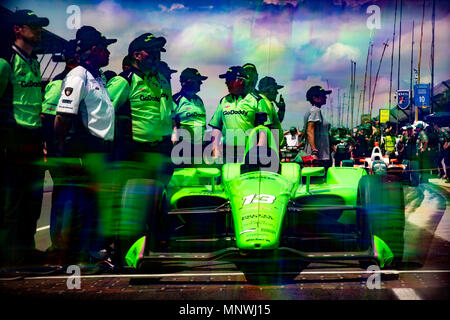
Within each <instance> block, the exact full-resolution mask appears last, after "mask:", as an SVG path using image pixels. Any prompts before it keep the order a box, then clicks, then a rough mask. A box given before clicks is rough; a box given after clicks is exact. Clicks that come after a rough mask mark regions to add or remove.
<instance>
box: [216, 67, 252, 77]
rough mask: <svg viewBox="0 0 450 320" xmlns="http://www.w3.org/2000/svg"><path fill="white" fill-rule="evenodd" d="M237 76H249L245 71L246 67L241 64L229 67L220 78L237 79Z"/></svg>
mask: <svg viewBox="0 0 450 320" xmlns="http://www.w3.org/2000/svg"><path fill="white" fill-rule="evenodd" d="M237 77H242V78H248V76H247V74H246V73H245V71H244V68H242V67H241V66H233V67H230V68H228V70H227V72H225V73H224V74H221V75H219V78H221V79H226V80H230V79H236V78H237Z"/></svg>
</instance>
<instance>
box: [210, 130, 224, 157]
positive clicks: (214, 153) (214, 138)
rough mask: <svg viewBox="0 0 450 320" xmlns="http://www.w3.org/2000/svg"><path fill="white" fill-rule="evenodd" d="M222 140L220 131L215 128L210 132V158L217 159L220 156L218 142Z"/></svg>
mask: <svg viewBox="0 0 450 320" xmlns="http://www.w3.org/2000/svg"><path fill="white" fill-rule="evenodd" d="M221 138H222V131H220V130H219V129H217V128H213V130H212V144H213V148H212V156H213V158H218V157H219V155H220V154H221V148H220V140H221Z"/></svg>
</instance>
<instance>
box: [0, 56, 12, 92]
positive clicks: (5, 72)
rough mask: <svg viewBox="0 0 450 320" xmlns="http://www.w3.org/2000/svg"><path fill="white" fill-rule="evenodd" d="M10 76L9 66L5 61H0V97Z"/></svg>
mask: <svg viewBox="0 0 450 320" xmlns="http://www.w3.org/2000/svg"><path fill="white" fill-rule="evenodd" d="M10 75H11V66H10V64H9V63H8V61H6V60H5V59H0V97H1V96H3V93H4V92H5V89H6V87H7V86H8V81H9V76H10Z"/></svg>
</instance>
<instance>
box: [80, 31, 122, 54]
mask: <svg viewBox="0 0 450 320" xmlns="http://www.w3.org/2000/svg"><path fill="white" fill-rule="evenodd" d="M76 40H77V48H76V52H83V51H86V50H89V49H90V48H91V47H92V46H95V45H99V44H102V45H104V46H105V47H107V46H109V45H110V44H112V43H115V42H117V39H107V38H106V37H105V36H104V35H103V34H102V33H100V31H98V30H97V29H95V28H94V27H91V26H83V27H81V28H80V29H79V30H78V31H77V34H76Z"/></svg>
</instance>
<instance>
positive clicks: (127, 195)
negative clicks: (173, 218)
mask: <svg viewBox="0 0 450 320" xmlns="http://www.w3.org/2000/svg"><path fill="white" fill-rule="evenodd" d="M124 150H127V151H128V152H124ZM171 151H172V142H171V140H170V136H167V137H164V138H163V140H162V141H159V142H154V143H141V142H136V141H120V140H119V141H118V142H117V143H116V147H115V155H116V157H115V161H114V170H113V179H114V182H113V185H114V186H116V188H115V189H114V191H113V197H114V199H113V202H112V203H113V210H112V211H111V219H109V220H110V221H114V222H113V224H112V225H113V227H112V228H110V232H109V234H108V237H109V238H110V239H111V236H112V240H115V248H117V250H115V251H116V253H117V254H116V255H115V259H114V260H115V263H117V264H119V265H120V264H123V263H124V257H125V254H126V253H127V251H128V249H129V247H130V246H131V245H132V244H133V243H134V242H135V241H136V240H138V239H139V238H140V237H142V236H144V235H145V230H150V229H151V228H154V227H155V224H156V225H157V226H158V228H156V230H153V231H154V232H153V234H152V235H151V238H152V239H153V240H154V238H158V239H161V238H164V237H165V236H168V232H167V229H166V225H163V224H162V223H161V215H160V213H162V212H163V211H164V210H162V209H161V205H163V203H162V201H163V199H162V193H163V192H164V189H165V186H167V185H168V183H169V181H170V179H171V177H172V174H173V171H174V164H173V163H172V161H171ZM155 232H156V233H157V234H155Z"/></svg>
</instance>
